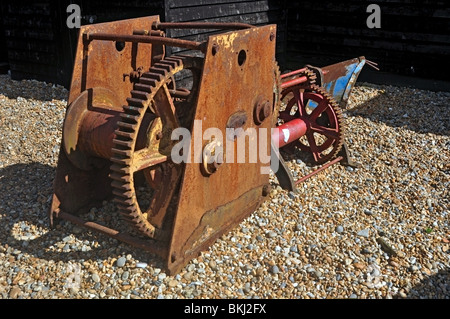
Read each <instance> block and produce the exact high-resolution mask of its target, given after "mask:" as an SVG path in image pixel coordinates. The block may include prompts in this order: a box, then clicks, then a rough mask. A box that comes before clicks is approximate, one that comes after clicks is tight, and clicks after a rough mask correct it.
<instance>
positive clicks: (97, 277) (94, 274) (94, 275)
mask: <svg viewBox="0 0 450 319" xmlns="http://www.w3.org/2000/svg"><path fill="white" fill-rule="evenodd" d="M92 280H93V281H94V282H100V276H99V275H98V274H97V273H93V274H92Z"/></svg>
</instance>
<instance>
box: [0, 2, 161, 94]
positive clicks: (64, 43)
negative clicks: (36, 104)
mask: <svg viewBox="0 0 450 319" xmlns="http://www.w3.org/2000/svg"><path fill="white" fill-rule="evenodd" d="M72 3H74V4H78V5H79V6H80V7H81V14H82V19H81V24H82V25H84V24H90V23H100V22H107V21H114V20H121V19H129V18H135V17H141V16H148V15H161V14H164V1H163V0H131V1H126V0H109V1H108V0H33V1H32V0H19V1H2V2H1V4H0V7H1V9H2V10H1V13H2V16H1V21H0V25H1V26H2V28H3V29H4V35H5V38H6V39H5V40H3V41H2V42H0V43H1V44H0V46H1V47H2V49H3V48H6V49H7V50H6V51H7V58H8V60H9V66H10V69H11V77H12V78H13V79H30V78H31V79H37V80H42V81H47V82H52V83H57V84H62V85H64V86H66V87H67V88H68V87H69V86H70V80H71V75H72V67H73V61H74V58H75V50H76V43H77V36H78V30H77V29H69V28H67V25H66V20H67V17H68V15H69V13H67V12H66V9H67V6H68V5H69V4H72ZM0 41H1V38H0ZM2 51H3V50H2ZM0 62H1V60H0Z"/></svg>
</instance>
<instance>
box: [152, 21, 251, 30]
mask: <svg viewBox="0 0 450 319" xmlns="http://www.w3.org/2000/svg"><path fill="white" fill-rule="evenodd" d="M153 27H154V28H155V29H162V30H164V29H218V30H239V29H250V28H253V26H252V25H250V24H247V23H237V22H156V23H154V24H153Z"/></svg>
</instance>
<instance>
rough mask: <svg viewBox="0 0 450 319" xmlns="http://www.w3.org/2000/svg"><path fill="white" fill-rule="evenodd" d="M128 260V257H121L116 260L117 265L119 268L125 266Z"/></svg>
mask: <svg viewBox="0 0 450 319" xmlns="http://www.w3.org/2000/svg"><path fill="white" fill-rule="evenodd" d="M126 262H127V259H126V258H125V257H120V258H119V259H117V261H116V266H117V267H119V268H122V267H123V266H125V263H126Z"/></svg>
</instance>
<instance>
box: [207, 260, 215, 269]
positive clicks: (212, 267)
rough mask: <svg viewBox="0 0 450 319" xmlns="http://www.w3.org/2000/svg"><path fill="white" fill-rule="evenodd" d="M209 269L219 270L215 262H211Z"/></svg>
mask: <svg viewBox="0 0 450 319" xmlns="http://www.w3.org/2000/svg"><path fill="white" fill-rule="evenodd" d="M209 267H210V268H211V269H212V270H217V263H216V262H215V261H214V260H211V261H210V262H209Z"/></svg>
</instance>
